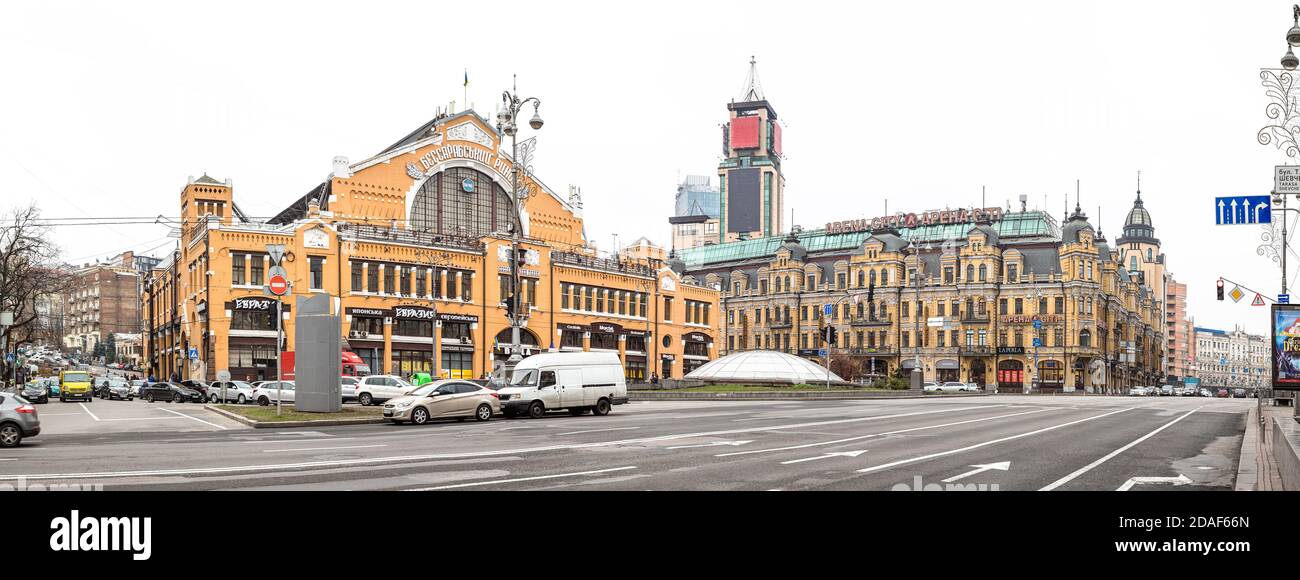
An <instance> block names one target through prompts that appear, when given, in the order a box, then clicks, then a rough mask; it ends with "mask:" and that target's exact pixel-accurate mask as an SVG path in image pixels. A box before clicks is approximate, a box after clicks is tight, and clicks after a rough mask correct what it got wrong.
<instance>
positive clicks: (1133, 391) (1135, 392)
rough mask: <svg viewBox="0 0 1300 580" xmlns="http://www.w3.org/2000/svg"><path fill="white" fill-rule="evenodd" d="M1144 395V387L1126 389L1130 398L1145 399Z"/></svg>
mask: <svg viewBox="0 0 1300 580" xmlns="http://www.w3.org/2000/svg"><path fill="white" fill-rule="evenodd" d="M1146 395H1147V390H1146V388H1144V387H1129V389H1128V396H1130V397H1145V396H1146Z"/></svg>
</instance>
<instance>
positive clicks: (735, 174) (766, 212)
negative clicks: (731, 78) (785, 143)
mask: <svg viewBox="0 0 1300 580" xmlns="http://www.w3.org/2000/svg"><path fill="white" fill-rule="evenodd" d="M727 110H728V111H729V112H730V119H729V121H728V122H727V124H725V125H723V126H722V156H723V160H722V163H720V164H718V182H719V183H718V190H719V194H720V199H721V204H720V205H721V207H720V208H719V210H720V214H721V215H720V216H719V217H720V220H721V223H720V227H719V228H718V229H719V241H720V242H730V241H734V240H743V239H750V238H756V237H766V236H775V235H779V234H780V233H781V232H782V231H783V224H782V222H781V216H782V214H783V213H784V211H783V209H782V208H784V207H785V177H784V176H782V174H781V125H780V124H779V123H778V122H777V118H776V110H775V109H773V108H772V105H771V104H770V103H768V102H767V99H766V98H765V97H764V96H763V86H762V84H760V83H759V81H758V65H757V64H756V63H755V60H754V58H753V57H750V59H749V75H748V76H746V77H745V84H744V87H743V88H742V89H741V93H740V96H739V97H738V98H737V99H736V100H733V101H732V102H730V103H728V104H727Z"/></svg>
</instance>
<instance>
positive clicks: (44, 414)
mask: <svg viewBox="0 0 1300 580" xmlns="http://www.w3.org/2000/svg"><path fill="white" fill-rule="evenodd" d="M73 415H76V416H78V417H80V416H81V413H41V414H40V416H42V417H71V416H73Z"/></svg>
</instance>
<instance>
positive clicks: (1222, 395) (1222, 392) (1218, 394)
mask: <svg viewBox="0 0 1300 580" xmlns="http://www.w3.org/2000/svg"><path fill="white" fill-rule="evenodd" d="M1214 396H1215V397H1218V398H1220V399H1226V398H1228V389H1219V390H1218V391H1217V392H1215V393H1214Z"/></svg>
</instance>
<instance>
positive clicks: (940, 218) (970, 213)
mask: <svg viewBox="0 0 1300 580" xmlns="http://www.w3.org/2000/svg"><path fill="white" fill-rule="evenodd" d="M1001 219H1002V208H1000V207H986V208H984V209H973V210H967V209H953V210H944V211H928V212H922V213H921V214H919V215H918V214H914V213H909V214H897V215H891V216H883V217H877V218H872V219H858V220H844V221H838V222H829V223H827V224H826V233H828V234H847V233H852V232H863V231H878V230H882V229H885V228H915V227H918V226H933V225H945V224H965V223H975V222H979V221H984V220H987V221H990V222H995V221H998V220H1001Z"/></svg>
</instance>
